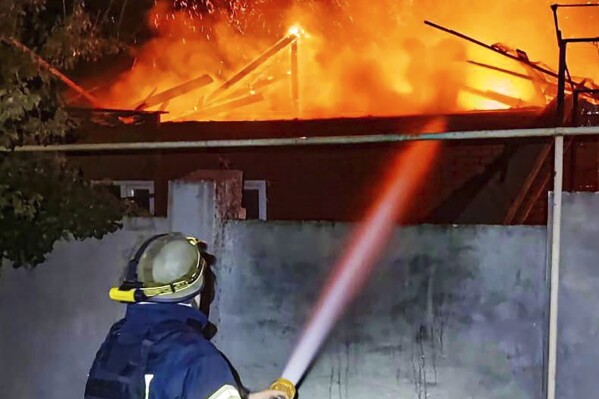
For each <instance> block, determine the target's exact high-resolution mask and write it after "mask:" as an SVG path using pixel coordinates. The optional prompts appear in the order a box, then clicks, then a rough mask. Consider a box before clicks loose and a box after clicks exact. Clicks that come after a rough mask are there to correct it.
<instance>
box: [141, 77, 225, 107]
mask: <svg viewBox="0 0 599 399" xmlns="http://www.w3.org/2000/svg"><path fill="white" fill-rule="evenodd" d="M212 82H214V79H212V77H211V76H210V75H202V76H200V77H197V78H195V79H192V80H190V81H188V82H185V83H183V84H180V85H178V86H175V87H173V88H171V89H168V90H165V91H163V92H160V93H158V94H151V95H150V96H149V97H148V98H146V99H145V100H144V101H143V102H142V103H141V104H139V105H138V106H137V107H135V109H136V110H143V109H147V108H151V107H153V106H156V105H159V104H162V103H165V102H167V101H170V100H172V99H173V98H176V97H179V96H182V95H184V94H187V93H189V92H190V91H193V90H197V89H200V88H202V87H204V86H207V85H209V84H210V83H212Z"/></svg>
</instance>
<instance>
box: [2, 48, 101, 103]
mask: <svg viewBox="0 0 599 399" xmlns="http://www.w3.org/2000/svg"><path fill="white" fill-rule="evenodd" d="M2 40H4V41H5V42H7V43H8V44H10V45H12V46H14V47H15V48H17V49H19V50H21V51H22V52H24V53H25V54H27V55H29V56H30V57H31V58H32V59H33V61H35V63H37V64H38V65H39V66H41V67H42V68H44V69H46V70H47V71H48V72H50V73H51V74H52V75H54V76H55V77H57V78H58V79H60V81H62V82H63V83H64V84H66V85H67V86H69V87H70V88H71V89H73V90H74V91H76V92H77V93H78V94H79V95H81V96H83V97H85V99H87V100H88V101H89V102H90V103H91V104H92V105H93V106H94V107H99V106H100V101H98V99H97V98H96V97H94V96H93V95H91V94H90V93H89V92H88V91H87V90H85V89H84V88H83V87H81V86H79V85H78V84H77V83H75V82H74V81H72V80H71V79H69V77H68V76H66V75H65V74H64V73H62V72H60V71H59V70H58V69H56V68H55V67H53V66H52V65H50V63H49V62H48V61H46V60H45V59H43V58H42V57H40V56H39V55H37V54H36V53H35V51H33V50H31V49H30V48H29V47H27V46H25V45H24V44H23V43H21V42H20V41H18V40H17V39H13V38H10V39H6V38H3V39H2Z"/></svg>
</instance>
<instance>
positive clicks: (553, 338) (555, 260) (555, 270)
mask: <svg viewBox="0 0 599 399" xmlns="http://www.w3.org/2000/svg"><path fill="white" fill-rule="evenodd" d="M554 168H555V169H554V172H555V175H554V184H553V212H552V216H553V221H552V222H553V223H552V230H551V265H550V268H551V288H550V301H549V354H548V365H547V399H555V398H556V396H555V387H556V378H557V344H558V340H557V338H558V334H557V327H558V324H557V321H558V310H559V308H558V307H559V277H560V275H559V273H560V249H561V227H562V184H563V172H564V170H563V168H564V136H556V137H555V166H554Z"/></svg>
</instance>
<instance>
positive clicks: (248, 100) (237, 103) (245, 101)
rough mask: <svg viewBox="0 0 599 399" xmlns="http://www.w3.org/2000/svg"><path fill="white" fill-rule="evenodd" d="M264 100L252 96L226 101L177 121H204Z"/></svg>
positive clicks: (258, 95)
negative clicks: (203, 119)
mask: <svg viewBox="0 0 599 399" xmlns="http://www.w3.org/2000/svg"><path fill="white" fill-rule="evenodd" d="M262 100H264V97H263V96H262V95H261V94H250V95H247V96H244V97H241V98H237V99H235V100H231V101H226V102H223V103H220V104H216V105H212V106H209V107H205V108H202V109H200V110H199V111H197V112H194V113H192V114H189V115H186V116H184V117H182V118H179V119H176V121H185V120H195V119H202V118H206V117H209V116H213V115H218V114H221V113H223V112H228V111H233V110H235V109H237V108H241V107H246V106H248V105H252V104H255V103H258V102H260V101H262Z"/></svg>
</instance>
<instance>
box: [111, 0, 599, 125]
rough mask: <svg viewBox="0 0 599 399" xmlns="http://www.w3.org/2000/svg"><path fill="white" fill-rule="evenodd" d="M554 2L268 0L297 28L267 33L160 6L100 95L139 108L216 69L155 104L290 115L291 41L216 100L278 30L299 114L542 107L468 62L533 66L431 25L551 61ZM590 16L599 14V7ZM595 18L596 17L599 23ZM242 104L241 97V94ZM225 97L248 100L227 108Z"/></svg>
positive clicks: (584, 16) (174, 109)
mask: <svg viewBox="0 0 599 399" xmlns="http://www.w3.org/2000/svg"><path fill="white" fill-rule="evenodd" d="M551 2H552V0H528V1H522V0H506V1H496V2H493V3H489V2H472V1H469V0H454V1H451V2H446V1H441V0H432V1H428V2H416V1H413V0H404V1H400V2H397V1H392V0H381V1H379V2H376V5H373V4H374V3H373V2H372V1H371V0H344V1H342V2H337V3H338V4H343V7H336V8H335V7H333V6H332V5H331V3H329V2H316V1H306V2H297V3H296V4H299V5H295V6H287V4H288V3H287V2H284V1H283V0H278V1H275V0H271V1H270V2H268V4H269V5H271V6H272V8H273V10H275V11H276V12H275V11H273V13H272V14H273V15H276V16H278V18H280V19H281V21H279V22H280V25H285V26H287V28H286V29H288V30H287V31H285V30H283V31H282V32H281V33H279V34H274V33H273V34H264V33H259V34H258V33H253V32H252V31H251V30H247V31H244V30H243V29H241V28H240V27H239V24H234V23H231V22H230V21H227V20H225V19H223V18H217V17H214V16H212V15H211V16H210V17H209V18H206V19H198V18H197V17H192V16H190V14H189V13H186V12H182V11H177V12H175V11H172V9H171V5H170V4H169V3H168V2H166V1H158V2H157V3H156V6H155V7H154V8H153V9H152V10H151V11H150V12H149V14H148V24H149V26H150V27H151V28H152V29H153V30H154V32H155V37H154V38H153V39H152V40H150V41H149V42H147V43H145V44H144V45H143V46H141V47H140V48H137V49H135V50H134V52H135V57H136V62H135V63H134V66H133V67H132V68H131V69H130V70H129V71H127V72H126V73H124V74H123V75H122V76H120V77H119V79H118V81H117V82H116V83H115V84H114V85H112V87H111V89H110V91H109V92H108V93H107V94H106V95H105V96H104V98H103V102H104V105H106V106H110V107H125V108H130V107H135V106H137V105H139V104H140V103H142V102H143V101H144V99H145V98H147V97H149V96H150V95H151V94H152V93H158V92H162V91H165V90H168V89H170V88H172V87H174V86H176V85H179V84H182V83H184V82H186V81H189V80H192V79H194V78H197V77H198V76H201V75H203V74H209V75H211V76H212V77H213V78H214V79H215V82H214V83H212V84H211V85H209V86H206V87H203V88H199V89H197V90H193V91H191V92H189V93H186V94H185V95H182V96H180V97H177V98H173V99H172V100H170V101H168V102H167V103H164V104H162V105H157V106H155V107H153V108H151V109H154V110H155V109H164V110H166V111H168V115H167V116H166V118H165V119H167V120H168V119H171V120H176V119H180V118H185V117H186V115H191V114H193V113H194V112H196V111H198V110H199V111H201V110H202V109H212V110H218V113H214V114H211V113H209V112H208V113H201V112H200V113H199V114H196V115H195V116H192V118H200V119H217V120H247V119H250V120H253V119H280V118H282V119H285V118H293V117H294V113H293V101H292V99H291V82H290V79H289V75H290V74H291V70H292V68H291V55H290V54H291V52H292V50H291V48H290V47H291V46H287V47H285V48H284V49H283V50H281V51H280V52H278V54H276V55H275V56H273V57H272V58H270V59H269V60H268V61H267V62H265V63H264V64H263V65H261V66H259V67H258V68H257V69H255V70H254V71H252V72H251V73H250V74H248V75H247V76H245V77H244V79H242V80H241V81H239V82H238V83H236V84H235V85H233V86H232V87H230V88H228V89H227V91H226V92H225V93H224V94H223V96H224V97H219V98H218V99H212V98H210V97H209V95H210V93H211V92H213V91H214V90H215V89H216V88H217V87H219V86H220V85H221V84H222V83H223V82H225V81H226V80H227V79H228V78H230V77H231V76H233V75H234V74H235V73H237V72H238V71H239V70H241V69H242V68H243V67H245V66H246V65H248V64H249V63H251V62H252V60H254V59H255V58H256V57H258V56H259V55H260V54H262V53H263V52H264V51H265V50H266V49H268V48H269V47H270V46H272V45H273V44H274V43H275V42H276V41H277V40H278V39H280V37H283V36H285V35H292V36H297V41H298V63H299V65H298V71H299V83H300V90H299V103H300V117H302V118H319V117H339V116H367V115H377V116H381V115H401V114H416V113H446V112H459V111H466V110H475V109H498V108H508V107H510V106H512V105H510V104H506V103H505V102H498V101H495V100H493V99H492V98H485V97H484V96H481V95H480V94H473V92H472V91H471V90H470V91H469V90H467V88H474V89H476V90H478V91H479V92H480V91H482V92H484V91H493V92H496V93H498V94H499V95H506V96H509V97H512V98H514V99H515V100H516V101H517V100H518V99H519V100H521V103H522V104H523V105H526V104H529V105H530V104H537V105H541V104H542V103H544V100H545V99H544V98H540V96H539V93H538V92H537V91H535V88H534V86H533V84H532V83H531V82H530V81H527V80H524V79H521V78H518V77H513V76H509V75H506V74H501V73H498V72H496V71H491V70H488V69H483V68H480V67H477V66H473V65H469V64H467V63H466V62H465V61H466V60H468V59H473V60H476V61H479V62H485V63H487V64H492V65H495V66H498V67H501V68H505V69H509V70H513V71H516V72H518V73H526V71H525V69H524V68H523V67H522V66H521V65H519V64H518V63H516V62H514V61H511V60H508V59H506V58H503V57H501V56H500V55H497V54H493V53H492V52H490V51H488V50H485V49H482V48H477V47H475V46H473V45H470V44H467V43H466V42H460V41H457V39H453V38H451V37H448V36H447V35H446V34H445V33H441V32H437V31H434V30H432V29H431V28H428V27H425V26H424V25H423V24H422V20H423V19H424V18H427V19H432V20H435V21H437V22H439V23H441V24H444V25H447V26H450V27H452V28H454V29H456V30H459V31H462V32H464V33H467V34H471V35H473V36H475V37H476V38H478V39H480V40H482V41H484V42H486V43H497V42H501V43H505V44H506V45H509V46H512V47H518V48H522V49H526V50H527V51H528V52H529V56H530V58H531V59H534V60H544V61H546V62H547V63H549V64H550V65H554V64H555V63H556V62H555V61H556V60H557V50H556V47H557V46H556V44H555V33H554V28H553V20H552V18H551V13H550V9H549V5H550V4H551ZM237 3H238V2H237ZM244 4H245V3H244ZM249 7H250V6H248V7H246V8H243V7H238V8H236V9H235V11H234V12H233V13H232V15H233V14H235V13H246V14H248V15H249V16H248V18H249V21H246V25H249V26H251V25H252V24H259V23H262V24H264V23H265V22H264V20H261V19H260V18H259V17H256V16H254V14H250V11H248V8H249ZM588 10H593V9H588ZM588 10H587V11H585V12H584V13H577V14H575V16H570V17H568V18H566V19H565V28H567V27H568V26H574V27H576V26H579V25H580V24H581V23H582V22H585V21H586V22H588V21H589V11H588ZM591 13H599V9H596V10H593V11H591ZM593 18H595V17H594V16H593V17H592V18H591V21H593V20H594V21H597V20H599V17H597V18H595V19H593ZM595 26H597V25H596V24H595ZM207 27H208V28H209V29H208V28H207ZM597 53H598V51H597V49H595V48H593V47H592V46H587V47H586V48H583V49H582V50H581V51H578V52H573V53H571V54H572V56H571V57H570V59H569V62H570V66H571V69H572V70H573V71H574V72H573V73H575V74H578V75H582V76H587V77H590V78H594V79H597V78H598V77H599V68H597V61H599V57H597ZM593 57H595V58H593ZM589 60H591V62H589ZM593 67H594V68H593ZM256 93H257V94H259V95H260V96H259V98H258V97H256V98H255V100H256V101H253V100H252V101H249V100H248V101H244V98H250V96H252V95H253V94H256ZM541 97H542V96H541ZM237 99H239V100H240V101H233V100H237ZM227 101H229V102H230V103H231V104H240V105H243V106H238V107H235V106H231V107H228V106H227ZM222 104H224V106H222ZM198 115H199V116H198Z"/></svg>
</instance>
